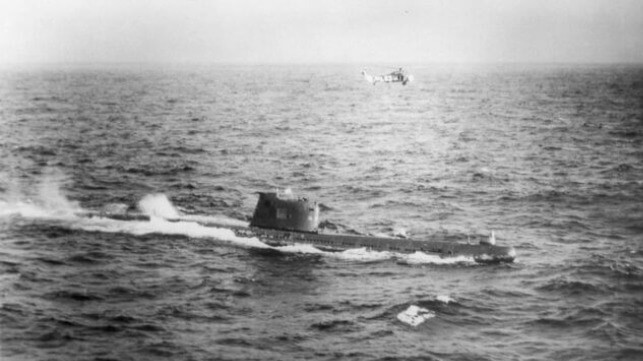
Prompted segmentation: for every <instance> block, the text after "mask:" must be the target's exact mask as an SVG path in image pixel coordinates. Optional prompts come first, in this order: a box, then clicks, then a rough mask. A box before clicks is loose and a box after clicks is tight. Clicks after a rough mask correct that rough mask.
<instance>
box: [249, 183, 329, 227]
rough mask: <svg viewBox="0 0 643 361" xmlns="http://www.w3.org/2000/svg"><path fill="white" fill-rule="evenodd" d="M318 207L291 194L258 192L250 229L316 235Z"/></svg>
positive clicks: (314, 203)
mask: <svg viewBox="0 0 643 361" xmlns="http://www.w3.org/2000/svg"><path fill="white" fill-rule="evenodd" d="M318 225H319V205H318V204H317V202H311V201H309V200H308V199H306V198H299V197H295V196H293V195H291V194H279V193H263V192H259V200H258V201H257V206H256V207H255V211H254V213H253V215H252V221H250V226H251V227H258V228H268V229H276V230H284V231H296V232H309V233H317V226H318Z"/></svg>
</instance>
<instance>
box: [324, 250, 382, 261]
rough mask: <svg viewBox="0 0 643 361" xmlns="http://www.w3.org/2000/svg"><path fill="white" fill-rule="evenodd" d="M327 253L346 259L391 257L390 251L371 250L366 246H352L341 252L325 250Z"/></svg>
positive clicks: (360, 259) (362, 259) (376, 259)
mask: <svg viewBox="0 0 643 361" xmlns="http://www.w3.org/2000/svg"><path fill="white" fill-rule="evenodd" d="M327 253H328V255H330V256H333V257H337V258H340V259H343V260H348V261H357V262H376V261H383V260H386V259H391V258H392V257H393V254H392V253H391V252H385V251H384V252H381V251H373V250H370V249H366V248H352V249H347V250H345V251H342V252H327Z"/></svg>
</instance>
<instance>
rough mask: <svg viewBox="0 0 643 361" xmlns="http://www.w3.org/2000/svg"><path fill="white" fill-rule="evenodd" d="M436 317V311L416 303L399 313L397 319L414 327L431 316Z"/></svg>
mask: <svg viewBox="0 0 643 361" xmlns="http://www.w3.org/2000/svg"><path fill="white" fill-rule="evenodd" d="M433 317H435V313H433V312H431V311H429V310H427V309H426V308H421V307H418V306H415V305H411V306H409V308H407V309H406V311H404V312H400V313H399V314H398V315H397V319H398V320H400V321H402V322H404V323H407V324H409V325H411V326H413V327H415V326H417V325H419V324H421V323H422V322H424V321H426V320H428V319H429V318H433Z"/></svg>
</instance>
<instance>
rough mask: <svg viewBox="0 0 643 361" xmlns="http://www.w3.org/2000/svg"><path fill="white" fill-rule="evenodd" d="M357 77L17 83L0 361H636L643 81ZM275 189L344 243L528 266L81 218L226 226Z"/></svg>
mask: <svg viewBox="0 0 643 361" xmlns="http://www.w3.org/2000/svg"><path fill="white" fill-rule="evenodd" d="M360 70H361V69H359V68H356V67H354V66H350V65H348V66H339V65H337V66H319V65H318V66H295V67H287V66H223V65H219V66H137V65H122V66H108V65H104V66H84V67H75V68H68V67H63V66H49V67H45V68H38V69H36V68H18V69H4V70H1V71H0V157H1V158H0V302H1V307H0V332H1V333H0V353H1V354H0V356H1V358H2V359H3V360H5V359H6V360H76V359H77V360H301V359H313V360H342V359H351V360H409V359H414V360H415V359H417V360H638V359H640V357H641V355H642V354H643V346H642V345H643V316H642V315H643V250H642V249H641V244H642V242H643V202H642V201H641V200H643V101H642V99H643V68H641V67H639V66H573V65H556V66H546V65H534V66H522V65H521V66H518V65H512V66H475V67H465V66H446V65H439V66H419V65H418V66H415V67H413V68H411V69H410V70H411V71H412V72H413V74H414V76H415V82H413V83H411V84H410V85H407V86H405V87H403V86H401V85H399V84H377V85H376V86H372V85H370V84H368V83H366V82H364V81H363V79H361V78H360V75H359V72H360ZM275 189H281V190H283V189H292V191H293V192H295V193H297V194H300V195H305V196H307V197H309V198H312V199H315V200H318V201H319V202H321V204H322V217H321V218H322V219H324V222H323V225H324V226H325V227H327V228H328V229H330V230H332V231H335V232H358V233H363V234H387V235H394V234H407V235H409V236H411V237H413V238H419V239H430V238H431V235H434V234H436V233H437V234H440V235H448V236H450V237H452V238H453V239H458V240H461V241H463V242H466V241H467V239H477V238H479V237H484V236H486V235H487V234H489V232H490V231H491V230H494V232H495V235H496V239H497V241H498V243H499V244H500V245H509V246H513V247H515V249H516V252H517V254H518V258H517V260H516V262H515V263H513V264H503V265H478V264H475V263H474V262H471V261H470V260H467V259H447V260H445V259H440V258H438V257H435V256H431V255H423V254H414V255H404V254H395V253H388V252H374V251H368V250H350V251H346V252H341V253H326V252H321V251H318V250H316V249H314V248H312V247H310V246H304V245H302V246H290V247H281V248H277V249H273V248H267V247H266V246H265V245H264V244H263V243H262V242H261V240H260V239H253V238H240V237H236V236H234V234H233V233H232V232H231V231H230V230H229V229H226V228H225V227H223V228H214V227H205V226H202V225H200V224H198V223H196V222H193V221H189V220H186V221H183V222H178V223H171V222H167V221H164V220H163V218H162V217H159V218H156V217H155V218H154V219H153V220H152V221H150V222H143V221H130V222H126V221H117V220H109V219H102V218H92V219H88V218H82V217H79V216H78V213H79V212H83V211H88V210H90V211H91V210H99V209H101V208H103V207H105V206H107V205H109V204H114V203H123V204H126V205H128V206H129V207H131V208H132V209H134V208H137V207H138V208H142V210H143V211H145V212H148V213H152V214H157V215H159V216H163V215H166V214H168V212H169V213H178V214H180V215H183V216H186V217H188V216H189V217H193V218H194V219H217V220H225V221H226V222H230V223H231V224H232V223H235V222H236V223H239V222H246V221H247V220H248V217H249V216H250V215H251V213H252V209H253V207H254V204H255V202H256V194H255V193H254V192H256V191H271V190H275ZM414 307H415V308H414ZM409 309H422V310H424V312H425V314H426V315H429V317H427V318H426V319H424V320H423V322H419V323H418V324H416V325H413V324H411V323H407V322H403V321H404V318H403V317H401V315H403V314H405V312H407V311H409Z"/></svg>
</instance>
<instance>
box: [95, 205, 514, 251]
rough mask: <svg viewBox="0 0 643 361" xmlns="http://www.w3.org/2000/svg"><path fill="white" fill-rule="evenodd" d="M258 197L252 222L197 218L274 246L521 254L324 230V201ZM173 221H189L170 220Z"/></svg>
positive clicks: (113, 213) (112, 213)
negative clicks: (321, 220)
mask: <svg viewBox="0 0 643 361" xmlns="http://www.w3.org/2000/svg"><path fill="white" fill-rule="evenodd" d="M257 193H258V194H259V199H258V201H257V205H256V206H255V209H254V212H253V215H252V219H251V220H250V224H249V226H238V225H229V224H223V223H214V222H200V221H199V222H198V223H199V224H201V225H203V226H209V227H220V228H226V229H230V230H232V231H233V232H234V233H235V235H236V236H238V237H256V238H259V239H260V240H261V241H262V242H263V243H265V244H267V245H269V246H273V247H280V246H287V245H294V244H309V245H312V246H313V247H315V248H317V249H320V250H322V251H328V252H341V251H345V250H347V249H355V248H366V249H370V250H376V251H390V252H397V253H415V252H423V253H426V254H437V255H439V256H440V257H444V258H447V257H460V256H464V257H471V258H473V259H474V260H475V261H476V262H478V263H510V262H513V261H514V259H515V257H516V252H515V250H514V248H513V247H510V246H497V245H496V244H495V236H494V235H493V232H492V235H491V236H490V237H489V239H483V240H481V241H479V242H478V243H477V244H471V243H468V242H467V243H462V242H453V241H450V240H446V239H444V238H443V237H440V236H437V235H436V236H434V238H435V239H429V240H415V239H408V238H395V237H376V236H367V235H352V234H350V235H349V234H333V233H322V232H321V231H320V229H319V213H320V212H319V204H318V203H317V202H315V201H311V200H309V199H308V198H305V197H296V196H294V195H292V194H288V193H286V194H282V193H276V192H257ZM83 216H89V217H96V216H98V217H106V218H112V219H117V220H137V221H145V220H150V219H151V217H150V216H148V215H145V214H141V213H131V212H129V211H127V210H124V209H121V210H115V209H110V210H103V211H101V212H94V213H85V214H83ZM166 220H167V221H170V222H179V221H183V220H186V219H182V218H180V217H179V218H170V219H166Z"/></svg>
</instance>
